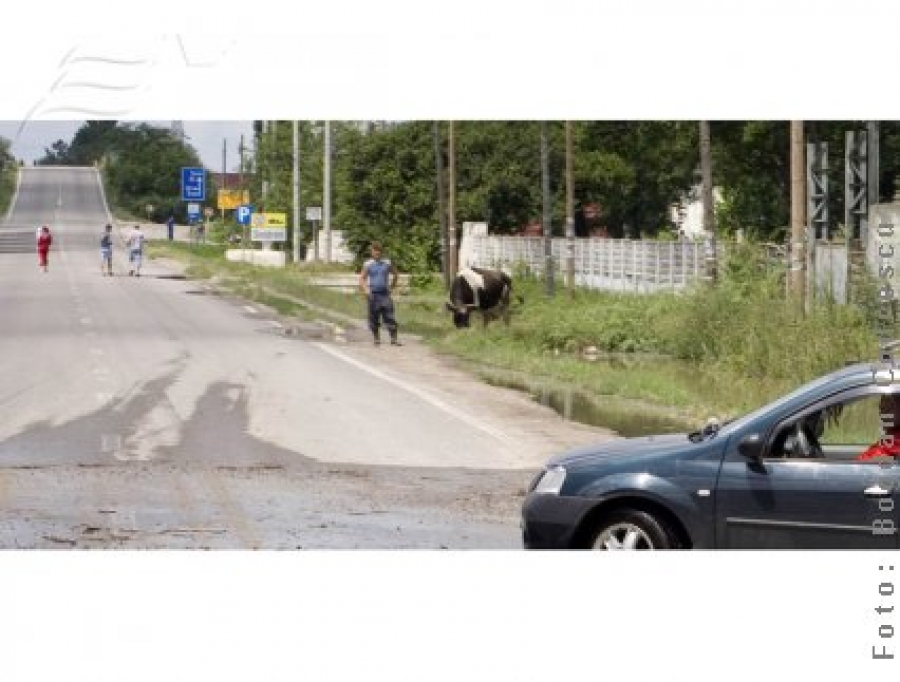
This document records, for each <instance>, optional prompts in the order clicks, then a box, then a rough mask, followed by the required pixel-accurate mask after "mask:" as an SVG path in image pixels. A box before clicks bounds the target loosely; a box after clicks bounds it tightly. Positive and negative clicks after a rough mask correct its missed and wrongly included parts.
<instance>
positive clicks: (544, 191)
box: [541, 121, 553, 296]
mask: <svg viewBox="0 0 900 682" xmlns="http://www.w3.org/2000/svg"><path fill="white" fill-rule="evenodd" d="M541 197H542V201H543V205H544V215H543V221H542V222H543V233H544V279H545V281H546V285H547V296H553V241H552V234H551V231H552V225H551V217H552V216H551V205H550V141H549V140H548V138H547V122H546V121H541Z"/></svg>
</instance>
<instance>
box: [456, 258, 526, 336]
mask: <svg viewBox="0 0 900 682" xmlns="http://www.w3.org/2000/svg"><path fill="white" fill-rule="evenodd" d="M511 293H512V280H511V279H510V277H509V275H507V274H506V273H505V272H500V271H499V270H486V269H484V268H463V269H462V270H460V271H459V272H458V273H457V275H456V277H454V278H453V281H452V282H451V283H450V300H449V301H447V310H449V311H450V312H452V313H453V324H455V325H456V327H457V329H461V328H463V327H468V326H469V313H471V312H472V311H473V310H477V311H478V312H480V313H481V319H482V321H483V323H484V326H485V327H486V326H487V323H488V322H490V321H491V320H495V319H497V318H502V319H503V321H504V322H505V323H506V324H509V299H510V294H511Z"/></svg>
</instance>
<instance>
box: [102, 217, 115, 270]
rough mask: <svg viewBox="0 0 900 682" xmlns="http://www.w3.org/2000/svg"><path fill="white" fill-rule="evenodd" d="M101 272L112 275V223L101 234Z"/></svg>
mask: <svg viewBox="0 0 900 682" xmlns="http://www.w3.org/2000/svg"><path fill="white" fill-rule="evenodd" d="M100 274H101V275H109V276H110V277H112V274H113V273H112V225H107V226H106V229H105V230H104V231H103V234H101V235H100Z"/></svg>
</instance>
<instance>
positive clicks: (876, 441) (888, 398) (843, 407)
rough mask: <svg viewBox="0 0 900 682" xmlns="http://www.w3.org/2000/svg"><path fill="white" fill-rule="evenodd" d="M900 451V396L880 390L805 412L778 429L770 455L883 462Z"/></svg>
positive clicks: (840, 460) (836, 460)
mask: <svg viewBox="0 0 900 682" xmlns="http://www.w3.org/2000/svg"><path fill="white" fill-rule="evenodd" d="M895 440H896V445H895V444H894V441H895ZM898 455H900V396H895V395H888V394H881V393H879V392H877V391H875V390H872V391H868V392H866V393H865V394H863V395H859V394H857V395H854V396H852V397H848V398H844V399H839V400H834V401H831V402H828V403H826V404H825V405H824V406H823V407H822V408H821V409H818V410H815V411H812V412H810V411H808V410H806V411H804V412H801V413H800V414H799V415H797V417H796V418H792V419H790V420H787V421H786V422H785V423H784V424H782V425H781V426H780V427H779V428H778V429H777V431H776V435H775V438H774V439H773V441H772V446H771V447H770V449H769V456H770V457H771V458H777V459H812V460H819V461H823V462H857V463H884V462H886V461H892V460H895V459H896V458H897V456H898Z"/></svg>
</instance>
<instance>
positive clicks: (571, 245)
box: [566, 121, 575, 296]
mask: <svg viewBox="0 0 900 682" xmlns="http://www.w3.org/2000/svg"><path fill="white" fill-rule="evenodd" d="M566 286H567V287H569V293H570V294H571V295H572V296H574V295H575V151H574V143H573V140H572V121H566Z"/></svg>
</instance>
